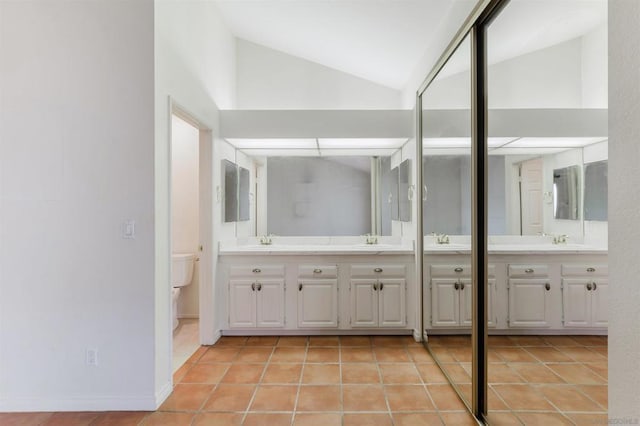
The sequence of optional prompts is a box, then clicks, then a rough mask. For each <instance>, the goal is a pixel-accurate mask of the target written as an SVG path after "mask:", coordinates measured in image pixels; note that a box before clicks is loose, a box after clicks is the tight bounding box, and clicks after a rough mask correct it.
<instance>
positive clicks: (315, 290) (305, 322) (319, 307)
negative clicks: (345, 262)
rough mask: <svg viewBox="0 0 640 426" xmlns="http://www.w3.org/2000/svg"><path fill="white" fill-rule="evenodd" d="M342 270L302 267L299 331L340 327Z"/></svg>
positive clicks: (331, 267)
mask: <svg viewBox="0 0 640 426" xmlns="http://www.w3.org/2000/svg"><path fill="white" fill-rule="evenodd" d="M338 309H339V306H338V267H337V266H336V265H300V266H299V267H298V327H300V328H336V327H338Z"/></svg>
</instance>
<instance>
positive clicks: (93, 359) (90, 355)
mask: <svg viewBox="0 0 640 426" xmlns="http://www.w3.org/2000/svg"><path fill="white" fill-rule="evenodd" d="M86 355H87V356H86V362H87V365H93V366H96V365H98V350H97V349H87V354H86Z"/></svg>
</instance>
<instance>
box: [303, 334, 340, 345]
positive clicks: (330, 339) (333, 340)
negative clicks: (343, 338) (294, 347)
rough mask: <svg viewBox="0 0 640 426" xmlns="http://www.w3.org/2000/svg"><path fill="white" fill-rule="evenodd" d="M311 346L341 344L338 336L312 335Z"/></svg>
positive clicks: (310, 338)
mask: <svg viewBox="0 0 640 426" xmlns="http://www.w3.org/2000/svg"><path fill="white" fill-rule="evenodd" d="M309 346H340V338H339V337H338V336H311V337H309Z"/></svg>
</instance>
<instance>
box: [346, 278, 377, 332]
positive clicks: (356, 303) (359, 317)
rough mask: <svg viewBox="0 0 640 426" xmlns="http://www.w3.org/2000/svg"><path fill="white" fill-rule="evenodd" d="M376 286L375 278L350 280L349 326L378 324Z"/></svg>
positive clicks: (373, 325)
mask: <svg viewBox="0 0 640 426" xmlns="http://www.w3.org/2000/svg"><path fill="white" fill-rule="evenodd" d="M377 287H378V283H377V281H376V280H375V279H370V280H364V279H363V280H351V327H377V326H378V291H377V290H375V288H377Z"/></svg>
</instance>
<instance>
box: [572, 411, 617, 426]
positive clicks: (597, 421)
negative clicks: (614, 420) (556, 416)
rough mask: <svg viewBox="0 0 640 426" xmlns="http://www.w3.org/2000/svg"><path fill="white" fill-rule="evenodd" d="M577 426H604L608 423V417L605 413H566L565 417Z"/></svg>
mask: <svg viewBox="0 0 640 426" xmlns="http://www.w3.org/2000/svg"><path fill="white" fill-rule="evenodd" d="M566 416H567V417H569V419H571V420H572V421H573V422H574V423H575V424H577V425H606V424H608V423H609V418H608V417H609V416H608V415H607V414H606V413H602V414H596V413H589V414H578V413H567V415H566Z"/></svg>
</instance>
